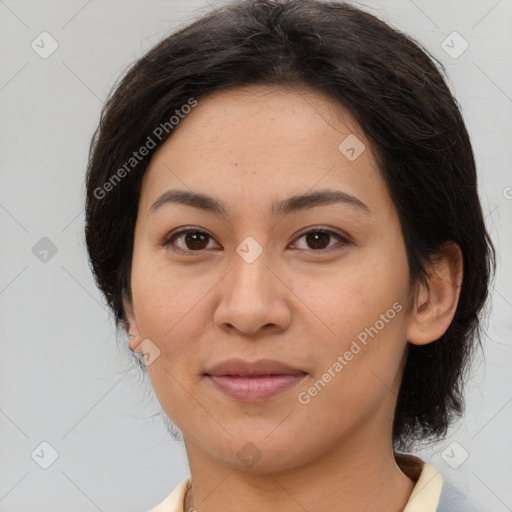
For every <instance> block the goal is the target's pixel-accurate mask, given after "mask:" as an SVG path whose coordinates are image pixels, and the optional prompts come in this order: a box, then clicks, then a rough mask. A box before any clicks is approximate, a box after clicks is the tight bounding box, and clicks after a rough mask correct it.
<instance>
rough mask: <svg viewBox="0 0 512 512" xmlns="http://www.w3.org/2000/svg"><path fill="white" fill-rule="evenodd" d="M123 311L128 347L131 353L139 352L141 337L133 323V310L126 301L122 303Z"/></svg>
mask: <svg viewBox="0 0 512 512" xmlns="http://www.w3.org/2000/svg"><path fill="white" fill-rule="evenodd" d="M123 305H124V310H125V312H126V323H127V325H126V329H127V331H128V335H129V341H128V346H129V347H130V350H131V351H132V352H141V348H140V345H141V341H142V340H141V336H140V330H139V327H138V325H137V322H136V321H135V312H134V310H133V305H132V303H131V302H129V301H128V300H125V301H123Z"/></svg>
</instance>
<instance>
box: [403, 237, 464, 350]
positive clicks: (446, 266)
mask: <svg viewBox="0 0 512 512" xmlns="http://www.w3.org/2000/svg"><path fill="white" fill-rule="evenodd" d="M428 270H429V274H430V278H429V280H428V283H427V284H426V285H425V284H423V283H422V284H421V285H419V287H418V291H417V295H416V300H415V304H414V308H413V310H412V312H411V317H410V321H409V327H408V331H407V340H408V341H409V342H410V343H413V344H414V345H426V344H427V343H431V342H432V341H436V340H438V339H439V338H440V337H441V336H442V335H443V334H444V333H445V332H446V330H447V329H448V327H449V326H450V323H451V322H452V320H453V316H454V315H455V311H456V309H457V304H458V302H459V296H460V289H461V286H462V276H463V259H462V251H461V250H460V247H459V246H458V245H457V244H456V243H455V242H453V241H448V242H445V243H444V244H443V245H442V247H441V249H440V251H439V254H436V255H435V256H434V257H433V258H432V259H431V262H430V265H429V269H428Z"/></svg>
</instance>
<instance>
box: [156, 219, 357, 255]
mask: <svg viewBox="0 0 512 512" xmlns="http://www.w3.org/2000/svg"><path fill="white" fill-rule="evenodd" d="M188 233H200V234H204V235H206V236H208V237H209V238H210V239H213V237H212V236H210V235H209V234H208V233H206V232H205V231H202V230H200V229H197V228H186V229H183V230H181V231H178V232H176V233H174V234H172V235H170V236H168V237H166V238H165V240H164V241H163V242H162V244H161V245H162V246H164V247H170V246H171V245H172V244H173V242H174V241H175V240H176V239H177V238H180V237H182V236H184V235H187V234H188ZM310 233H325V234H328V235H331V236H334V237H336V238H338V240H339V242H338V243H337V244H335V245H334V246H332V247H329V248H327V249H299V250H302V251H311V252H314V253H323V254H325V253H330V252H332V251H335V250H339V249H341V248H343V247H345V246H347V245H350V243H351V242H350V241H349V240H348V239H347V238H345V237H343V236H341V235H340V234H339V233H336V232H335V231H332V230H330V229H325V228H322V227H320V226H315V227H313V228H309V229H308V230H307V231H303V232H302V233H299V234H298V235H297V238H296V240H298V239H300V238H302V237H304V236H305V235H308V234H310ZM340 245H341V247H338V246H340ZM171 250H172V251H173V252H177V253H180V254H187V255H190V254H194V253H202V252H204V251H205V250H206V249H200V250H197V251H193V250H186V251H185V250H183V249H177V248H176V247H173V248H172V249H171Z"/></svg>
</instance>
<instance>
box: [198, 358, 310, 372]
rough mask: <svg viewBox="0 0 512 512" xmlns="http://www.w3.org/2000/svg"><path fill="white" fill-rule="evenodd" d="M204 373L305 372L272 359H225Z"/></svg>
mask: <svg viewBox="0 0 512 512" xmlns="http://www.w3.org/2000/svg"><path fill="white" fill-rule="evenodd" d="M205 373H206V375H239V376H244V375H252V376H254V375H299V374H305V373H306V372H304V371H302V370H299V369H297V368H293V367H291V366H289V365H287V364H284V363H281V362H279V361H274V360H272V359H258V360H257V361H253V362H250V361H244V360H243V359H226V360H225V361H222V362H220V363H218V364H216V365H214V366H212V367H211V368H210V369H208V370H207V371H206V372H205Z"/></svg>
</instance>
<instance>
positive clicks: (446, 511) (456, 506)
mask: <svg viewBox="0 0 512 512" xmlns="http://www.w3.org/2000/svg"><path fill="white" fill-rule="evenodd" d="M437 512H488V511H487V509H486V508H484V507H483V505H481V504H480V503H477V502H475V501H472V500H470V499H469V498H468V496H467V495H466V494H464V493H462V492H461V491H460V490H459V489H457V488H456V487H455V486H453V485H452V484H450V483H449V482H443V488H442V491H441V496H440V497H439V506H438V508H437Z"/></svg>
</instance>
